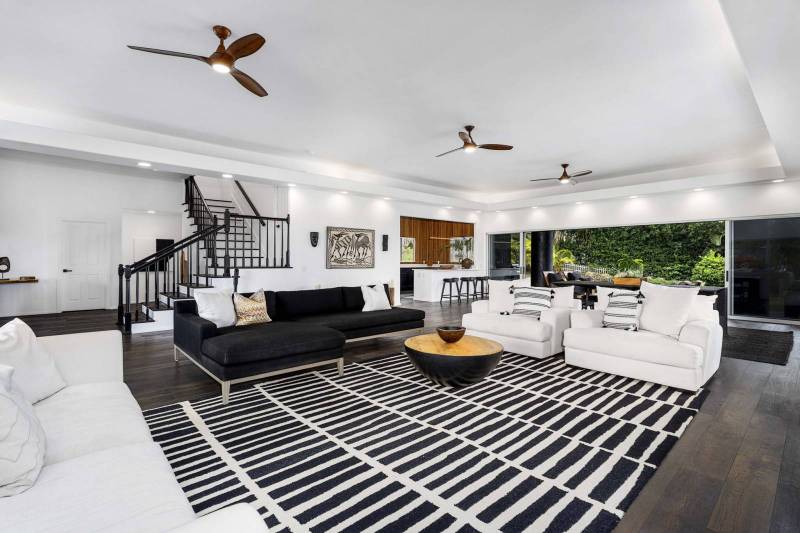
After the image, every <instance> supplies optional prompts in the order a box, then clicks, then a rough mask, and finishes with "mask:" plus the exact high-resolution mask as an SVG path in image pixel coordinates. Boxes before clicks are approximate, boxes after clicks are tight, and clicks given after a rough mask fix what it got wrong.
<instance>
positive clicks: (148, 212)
mask: <svg viewBox="0 0 800 533" xmlns="http://www.w3.org/2000/svg"><path fill="white" fill-rule="evenodd" d="M147 214H148V215H155V214H156V212H155V211H153V210H152V209H148V210H147Z"/></svg>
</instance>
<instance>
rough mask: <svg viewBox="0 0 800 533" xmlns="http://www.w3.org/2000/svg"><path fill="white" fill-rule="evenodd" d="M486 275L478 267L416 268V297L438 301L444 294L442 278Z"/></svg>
mask: <svg viewBox="0 0 800 533" xmlns="http://www.w3.org/2000/svg"><path fill="white" fill-rule="evenodd" d="M485 275H486V274H485V273H484V271H483V270H480V269H477V268H436V267H428V268H415V269H414V299H415V300H420V301H423V302H438V301H439V298H440V297H441V294H442V280H443V279H444V278H461V277H468V276H470V277H471V276H485ZM465 289H466V287H465ZM471 292H472V288H470V293H471ZM448 293H449V291H448ZM455 294H456V288H455V287H453V295H455Z"/></svg>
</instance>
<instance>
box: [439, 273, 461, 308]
mask: <svg viewBox="0 0 800 533" xmlns="http://www.w3.org/2000/svg"><path fill="white" fill-rule="evenodd" d="M453 284H455V286H456V297H457V298H458V301H459V302H460V301H461V288H460V287H459V285H458V278H444V279H443V280H442V294H441V296H439V303H442V300H444V287H445V285H447V286H448V287H449V288H450V295H449V296H448V301H449V302H450V303H453Z"/></svg>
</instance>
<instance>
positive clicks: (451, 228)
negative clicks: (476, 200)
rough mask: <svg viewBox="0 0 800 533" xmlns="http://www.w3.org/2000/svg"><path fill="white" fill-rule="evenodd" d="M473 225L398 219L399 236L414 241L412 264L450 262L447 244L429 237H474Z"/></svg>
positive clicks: (430, 220)
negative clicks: (410, 238)
mask: <svg viewBox="0 0 800 533" xmlns="http://www.w3.org/2000/svg"><path fill="white" fill-rule="evenodd" d="M474 235H475V225H474V224H472V223H471V222H451V221H449V220H433V219H429V218H414V217H400V236H401V237H413V238H414V239H415V240H416V251H417V253H416V258H415V259H414V263H425V264H432V263H436V262H437V261H439V262H440V263H448V262H450V250H449V243H448V242H447V241H443V240H438V239H431V237H444V238H450V237H474Z"/></svg>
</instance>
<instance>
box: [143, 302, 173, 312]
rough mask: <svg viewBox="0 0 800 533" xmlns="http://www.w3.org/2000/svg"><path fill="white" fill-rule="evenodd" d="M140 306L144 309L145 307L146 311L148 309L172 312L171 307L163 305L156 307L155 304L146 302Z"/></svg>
mask: <svg viewBox="0 0 800 533" xmlns="http://www.w3.org/2000/svg"><path fill="white" fill-rule="evenodd" d="M142 305H143V306H144V307H146V308H147V309H150V310H151V311H171V310H172V306H170V305H167V304H164V303H162V304H160V305H158V304H157V303H156V302H148V303H147V304H142Z"/></svg>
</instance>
